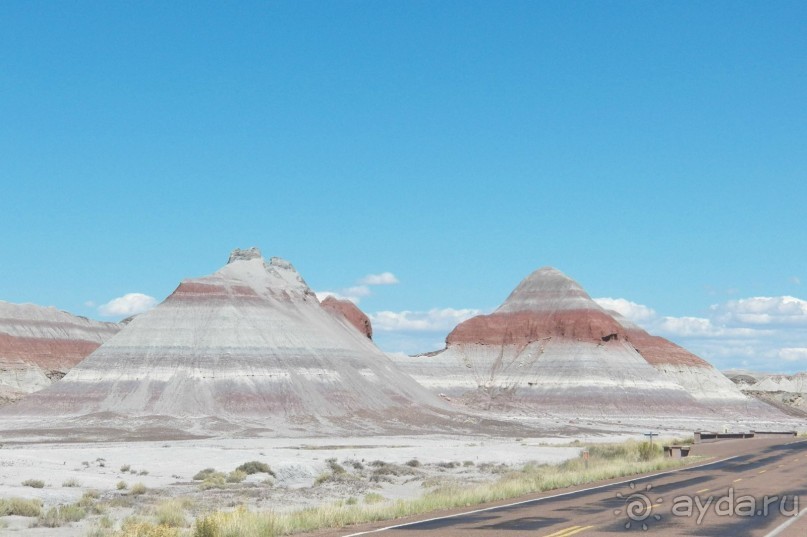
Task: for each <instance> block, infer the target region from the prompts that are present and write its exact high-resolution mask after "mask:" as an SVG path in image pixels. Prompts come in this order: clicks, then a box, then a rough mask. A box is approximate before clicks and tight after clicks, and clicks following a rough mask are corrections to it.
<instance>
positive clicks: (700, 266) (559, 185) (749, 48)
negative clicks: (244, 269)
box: [0, 1, 807, 370]
mask: <svg viewBox="0 0 807 537" xmlns="http://www.w3.org/2000/svg"><path fill="white" fill-rule="evenodd" d="M805 20H807V6H805V4H804V3H802V2H786V1H783V2H775V3H768V2H741V3H738V2H709V3H704V2H701V3H695V2H667V3H663V2H468V1H465V2H449V1H443V2H419V1H407V2H393V1H390V2H371V1H367V2H357V1H353V2H350V1H344V2H327V3H326V2H305V1H303V2H239V3H205V2H171V3H164V2H163V3H159V2H137V3H135V2H76V3H57V2H22V1H19V2H4V3H2V4H0V188H2V190H1V191H0V229H2V230H3V232H2V243H3V249H2V252H3V253H2V254H1V256H2V257H0V299H3V300H8V301H12V302H33V303H38V304H47V305H56V306H58V307H60V308H62V309H65V310H68V311H71V312H74V313H78V314H84V315H88V316H91V317H96V318H98V317H100V316H101V312H99V310H98V307H99V306H101V305H103V304H105V303H107V302H109V301H110V300H112V299H114V298H116V297H121V296H124V295H126V294H127V293H142V294H145V295H148V296H150V297H155V298H156V299H157V300H161V299H162V298H164V297H165V296H167V295H168V294H169V293H170V292H171V291H172V290H173V289H174V287H175V286H176V284H177V283H178V282H179V280H181V279H182V278H184V277H190V276H198V275H203V274H207V273H210V272H213V271H214V270H216V269H217V268H218V267H219V266H221V265H222V264H223V263H224V262H225V261H226V258H227V255H228V252H229V251H230V250H231V249H232V248H234V247H246V246H251V245H258V246H260V247H261V248H262V250H263V251H264V253H265V254H266V255H280V256H282V257H285V258H288V259H290V260H291V261H292V262H294V264H295V265H296V266H297V267H298V269H299V270H300V271H301V272H302V274H303V275H304V277H305V278H306V280H307V281H308V282H309V284H310V285H311V286H312V287H313V288H314V289H316V290H320V291H324V290H331V291H335V292H338V291H339V290H344V289H347V288H350V287H355V286H357V285H358V284H359V281H360V280H361V279H362V278H364V277H365V276H366V275H368V274H379V273H382V272H391V273H393V274H394V275H395V277H396V279H397V280H398V282H399V283H397V284H394V285H383V286H370V287H369V288H368V289H369V291H370V294H369V295H368V294H367V293H364V294H363V296H361V297H357V298H359V300H360V306H361V307H362V308H363V309H365V310H366V311H368V312H369V313H371V314H373V315H374V316H375V318H376V319H377V320H378V322H379V323H380V324H381V325H383V326H382V328H383V327H384V326H387V325H384V322H385V321H384V319H387V320H388V319H398V320H400V319H403V320H404V321H407V320H412V319H418V320H422V321H423V322H422V323H420V324H417V323H415V324H407V323H406V322H403V323H398V324H396V323H395V322H391V324H389V325H388V326H387V328H386V329H383V330H377V333H378V341H379V344H380V345H381V346H382V347H383V348H385V349H386V350H391V351H396V350H399V351H407V352H414V351H417V350H424V351H425V350H431V348H433V346H434V345H435V344H438V345H439V343H440V341H442V339H443V338H444V337H445V333H446V331H447V330H448V328H446V327H447V326H448V325H453V324H452V323H454V322H456V320H457V319H459V318H462V317H463V316H464V315H467V314H469V312H475V311H489V310H491V309H493V308H495V307H496V306H497V305H498V304H499V303H500V302H501V301H502V300H503V299H504V298H505V297H506V296H507V294H508V293H509V292H510V290H511V289H512V288H513V287H514V286H515V285H516V284H517V283H518V281H519V280H520V279H521V278H523V277H524V276H526V275H527V274H528V273H529V272H531V271H532V270H534V269H536V268H538V267H540V266H544V265H553V266H556V267H558V268H560V269H561V270H563V271H564V272H566V273H567V274H569V275H570V276H572V277H574V278H575V279H577V280H578V281H579V282H580V283H581V284H582V285H584V286H585V287H586V289H587V290H588V291H589V292H590V294H591V295H592V296H595V297H611V298H620V299H625V300H627V301H630V302H632V303H634V304H636V305H640V306H644V307H646V308H649V309H652V310H653V315H652V316H647V315H645V317H644V318H643V320H642V322H645V323H646V324H647V326H652V327H654V328H657V329H658V330H660V331H661V332H662V333H664V334H665V335H667V336H668V337H670V338H671V339H674V340H676V341H678V342H681V343H684V344H686V345H687V346H689V347H691V348H693V350H696V351H698V352H700V353H702V354H704V355H705V356H706V357H707V358H710V359H712V360H713V361H714V362H715V363H716V364H717V365H719V366H721V367H730V366H738V367H739V366H749V367H750V366H753V367H755V368H757V369H769V370H797V369H804V368H806V367H807V303H804V302H803V299H805V298H807V292H805V288H804V286H803V285H802V284H801V283H799V282H805V284H807V269H805V267H806V266H807V263H806V262H807V249H806V248H805V235H806V233H805V232H807V224H805V212H806V211H805V206H807V204H806V203H805V201H807V151H806V150H805V149H806V148H807V117H806V116H807V102H805V101H807V55H805V53H804V51H805V50H807V32H805V31H804V21H805ZM786 296H791V297H795V298H797V299H799V302H796V303H792V302H788V301H786V300H784V299H779V297H786ZM755 297H764V298H770V299H771V301H767V302H765V301H756V302H754V301H752V302H741V301H743V300H746V301H747V300H750V299H753V298H755ZM88 304H93V305H88ZM793 304H795V305H793ZM744 308H745V309H744ZM748 308H751V309H752V310H754V311H757V310H760V311H761V310H764V311H763V313H764V314H767V315H768V317H747V316H745V317H743V315H746V314H747V313H748V312H747V311H746V309H748ZM765 308H768V309H767V310H766V309H765ZM634 309H635V308H634ZM791 310H792V311H794V312H795V313H793V314H791V313H789V312H791ZM107 311H108V310H107ZM430 311H431V312H432V313H431V314H430V313H428V312H430ZM458 311H459V313H458ZM637 311H638V310H637ZM783 311H784V312H785V313H782V312H783ZM378 312H388V313H389V314H390V315H388V316H387V317H384V316H379V315H378ZM404 312H410V313H408V314H406V313H404ZM799 312H801V313H799ZM757 313H759V312H758V311H757ZM396 315H397V317H396ZM640 316H641V315H640ZM435 319H437V320H435ZM666 319H673V320H676V319H678V320H680V319H698V320H700V321H697V322H695V321H692V322H689V324H687V323H688V322H687V321H680V322H678V324H676V322H677V321H669V322H668V321H667V320H666ZM754 319H756V320H754ZM704 320H705V321H708V322H709V323H710V324H709V326H706V325H703V322H702V321H704ZM698 322H700V326H701V332H697V331H696V333H695V335H694V336H693V328H692V327H693V326H697V325H698ZM665 323H666V324H665ZM684 325H686V326H685V327H684V328H681V326H684ZM704 326H706V328H704ZM413 327H414V328H413ZM737 330H756V331H757V332H754V333H753V334H751V333H747V332H742V333H740V332H737ZM772 330H773V331H772ZM762 332H764V333H762ZM742 334H744V335H742ZM738 338H739V339H738ZM707 340H708V341H707ZM751 340H753V342H752V343H749V341H751ZM799 349H801V350H799Z"/></svg>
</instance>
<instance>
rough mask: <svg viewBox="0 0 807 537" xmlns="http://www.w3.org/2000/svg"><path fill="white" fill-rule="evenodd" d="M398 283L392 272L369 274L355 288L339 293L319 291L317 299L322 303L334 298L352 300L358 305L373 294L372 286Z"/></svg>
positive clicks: (342, 290) (345, 289)
mask: <svg viewBox="0 0 807 537" xmlns="http://www.w3.org/2000/svg"><path fill="white" fill-rule="evenodd" d="M396 283H398V278H397V277H395V274H393V273H392V272H382V273H380V274H368V275H367V276H365V277H364V278H362V279H360V280H359V281H358V282H357V284H356V285H354V286H353V287H345V288H344V289H339V290H338V291H317V292H316V293H315V294H316V295H317V299H319V300H320V301H323V300H325V298H326V297H329V296H332V297H334V298H338V299H339V300H350V301H351V302H353V303H354V304H358V303H359V301H361V299H362V298H365V297H368V296H370V295H372V294H373V290H372V289H370V286H375V285H393V284H396Z"/></svg>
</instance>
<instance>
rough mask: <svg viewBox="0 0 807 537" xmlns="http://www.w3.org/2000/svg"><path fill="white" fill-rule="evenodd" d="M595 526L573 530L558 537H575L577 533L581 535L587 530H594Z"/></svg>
mask: <svg viewBox="0 0 807 537" xmlns="http://www.w3.org/2000/svg"><path fill="white" fill-rule="evenodd" d="M593 527H594V526H583V527H582V528H577V529H576V530H572V531H569V532H566V533H562V534H560V535H558V536H557V537H569V535H574V534H575V533H580V532H581V531H586V530H587V529H590V528H593Z"/></svg>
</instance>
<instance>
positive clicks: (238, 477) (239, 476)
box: [227, 470, 247, 483]
mask: <svg viewBox="0 0 807 537" xmlns="http://www.w3.org/2000/svg"><path fill="white" fill-rule="evenodd" d="M246 478H247V473H246V472H243V471H241V470H233V471H232V472H230V473H229V474H227V483H240V482H242V481H243V480H244V479H246Z"/></svg>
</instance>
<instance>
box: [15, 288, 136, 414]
mask: <svg viewBox="0 0 807 537" xmlns="http://www.w3.org/2000/svg"><path fill="white" fill-rule="evenodd" d="M120 329H121V325H119V324H116V323H104V322H99V321H91V320H89V319H86V318H84V317H77V316H75V315H71V314H69V313H67V312H64V311H60V310H58V309H56V308H53V307H47V308H46V307H42V306H35V305H33V304H11V303H9V302H2V301H0V402H1V401H9V400H15V399H18V398H20V397H22V396H24V395H26V394H28V393H31V392H35V391H37V390H41V389H42V388H45V387H47V386H50V385H51V384H52V383H53V382H54V381H56V380H59V379H60V378H62V377H63V376H64V375H65V374H66V373H67V372H68V371H69V370H70V369H71V368H72V367H73V366H75V365H76V364H77V363H79V362H80V361H81V360H83V359H84V358H85V357H87V356H88V355H89V354H90V353H92V352H93V351H94V350H95V349H97V348H98V347H99V346H100V345H101V344H102V343H103V342H104V341H106V340H108V339H109V338H111V337H112V336H114V335H115V334H116V333H117V332H118V331H119V330H120Z"/></svg>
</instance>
